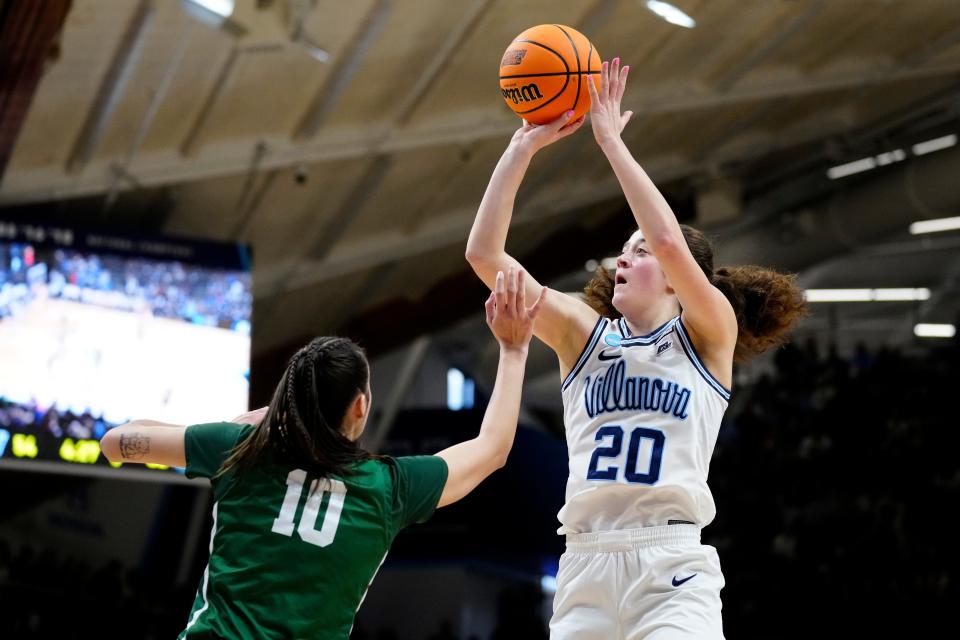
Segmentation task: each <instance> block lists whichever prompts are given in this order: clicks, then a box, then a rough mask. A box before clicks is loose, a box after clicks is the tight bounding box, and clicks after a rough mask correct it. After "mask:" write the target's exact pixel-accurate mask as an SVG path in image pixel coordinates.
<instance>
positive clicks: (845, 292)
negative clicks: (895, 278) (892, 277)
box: [803, 288, 930, 302]
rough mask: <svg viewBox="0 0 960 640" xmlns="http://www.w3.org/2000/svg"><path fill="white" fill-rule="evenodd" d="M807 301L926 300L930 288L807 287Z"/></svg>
mask: <svg viewBox="0 0 960 640" xmlns="http://www.w3.org/2000/svg"><path fill="white" fill-rule="evenodd" d="M803 295H804V297H805V298H806V299H807V302H904V301H911V300H928V299H929V298H930V289H925V288H916V289H807V290H806V291H804V292H803Z"/></svg>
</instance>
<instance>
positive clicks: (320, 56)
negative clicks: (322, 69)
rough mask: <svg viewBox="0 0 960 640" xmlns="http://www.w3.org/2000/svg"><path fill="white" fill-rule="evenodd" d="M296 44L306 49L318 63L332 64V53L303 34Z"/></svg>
mask: <svg viewBox="0 0 960 640" xmlns="http://www.w3.org/2000/svg"><path fill="white" fill-rule="evenodd" d="M294 42H296V43H297V44H299V45H301V46H302V47H303V48H304V49H306V50H307V53H309V54H310V55H311V56H312V57H313V59H314V60H316V61H317V62H330V52H329V51H327V50H326V49H324V48H323V47H321V46H320V45H318V44H317V43H316V42H314V41H313V40H312V39H310V38H309V37H307V36H306V35H304V34H303V32H300V34H299V35H298V36H297V38H296V39H295V40H294Z"/></svg>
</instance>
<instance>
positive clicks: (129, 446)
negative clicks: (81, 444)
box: [100, 420, 187, 467]
mask: <svg viewBox="0 0 960 640" xmlns="http://www.w3.org/2000/svg"><path fill="white" fill-rule="evenodd" d="M186 431H187V428H186V427H185V426H183V425H179V424H170V423H167V422H158V421H156V420H131V421H130V422H128V423H126V424H122V425H120V426H119V427H114V428H113V429H110V431H107V432H106V433H105V434H104V436H103V438H101V439H100V450H101V451H103V455H105V456H106V457H107V460H109V461H110V462H139V463H140V464H164V465H167V466H169V467H184V466H186V464H187V460H186V453H185V447H184V434H185V433H186Z"/></svg>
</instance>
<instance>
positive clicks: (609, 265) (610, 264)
mask: <svg viewBox="0 0 960 640" xmlns="http://www.w3.org/2000/svg"><path fill="white" fill-rule="evenodd" d="M600 264H602V265H603V268H604V269H610V270H611V271H612V270H614V269H616V268H617V259H616V258H604V259H603V260H601V261H600Z"/></svg>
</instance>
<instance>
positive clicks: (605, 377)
mask: <svg viewBox="0 0 960 640" xmlns="http://www.w3.org/2000/svg"><path fill="white" fill-rule="evenodd" d="M562 396H563V409H564V423H565V424H566V435H567V447H568V450H569V465H570V475H569V477H568V479H567V491H566V504H565V505H564V506H563V508H562V509H561V510H560V513H559V515H558V519H559V520H560V523H561V527H560V529H559V533H561V534H566V533H586V532H596V531H610V530H616V529H635V528H640V527H646V526H657V525H665V524H668V523H669V521H670V520H685V521H689V522H692V523H695V524H697V525H699V526H701V527H705V526H706V525H707V524H709V523H710V522H711V521H712V520H713V517H714V515H715V514H716V508H715V506H714V503H713V496H712V495H711V493H710V489H709V487H708V486H707V472H708V470H709V467H710V457H711V456H712V455H713V448H714V445H715V444H716V440H717V434H718V433H719V430H720V421H721V419H722V418H723V413H724V411H725V410H726V408H727V403H728V401H729V399H730V392H729V391H728V390H727V389H726V388H724V387H723V385H721V384H720V383H719V382H718V381H717V380H716V378H714V377H713V376H712V375H711V374H710V372H709V371H707V369H706V367H705V366H704V365H703V363H702V362H701V361H700V358H699V357H698V356H697V353H696V351H695V350H694V348H693V343H692V341H691V340H690V336H689V334H688V332H687V331H686V329H685V327H684V326H683V322H682V321H681V320H680V318H679V317H675V318H673V319H672V320H670V321H669V322H667V323H666V324H664V325H663V326H662V327H660V328H659V329H657V330H656V331H654V332H653V333H650V334H647V335H645V336H632V335H630V331H629V328H628V327H627V324H626V322H624V321H623V319H618V320H610V319H608V318H600V319H599V320H598V321H597V324H596V326H595V327H594V330H593V332H592V333H591V335H590V339H589V340H588V341H587V344H586V346H585V347H584V350H583V353H582V354H581V355H580V358H579V359H578V361H577V364H576V366H574V368H573V369H572V370H571V371H570V374H569V375H568V376H567V378H566V379H565V380H564V381H563V385H562Z"/></svg>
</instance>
